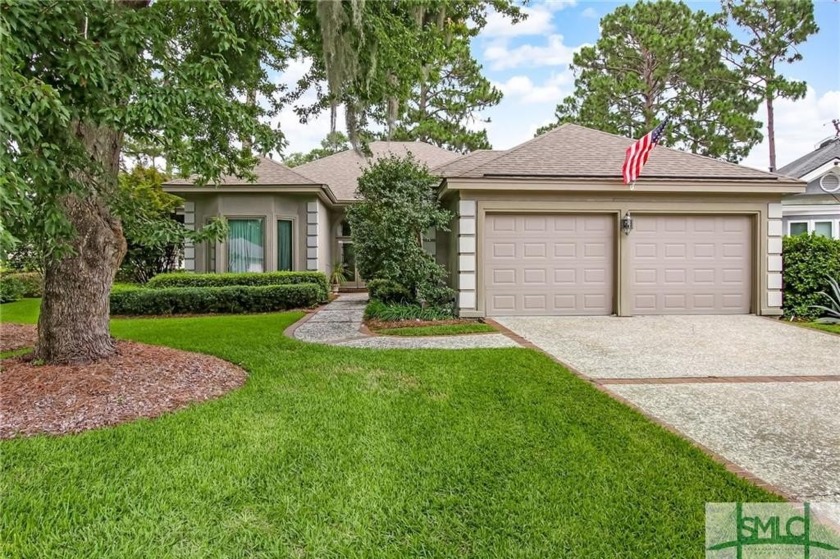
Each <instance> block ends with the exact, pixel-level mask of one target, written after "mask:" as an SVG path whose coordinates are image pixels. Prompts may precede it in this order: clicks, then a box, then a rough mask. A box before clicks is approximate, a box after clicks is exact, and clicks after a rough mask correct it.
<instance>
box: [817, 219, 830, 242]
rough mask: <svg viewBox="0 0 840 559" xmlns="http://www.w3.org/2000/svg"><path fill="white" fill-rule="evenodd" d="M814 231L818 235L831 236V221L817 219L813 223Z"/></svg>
mask: <svg viewBox="0 0 840 559" xmlns="http://www.w3.org/2000/svg"><path fill="white" fill-rule="evenodd" d="M814 233H815V234H817V235H819V236H820V237H828V238H829V239H830V238H831V222H830V221H817V222H815V223H814Z"/></svg>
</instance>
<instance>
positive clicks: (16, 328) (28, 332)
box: [0, 323, 38, 351]
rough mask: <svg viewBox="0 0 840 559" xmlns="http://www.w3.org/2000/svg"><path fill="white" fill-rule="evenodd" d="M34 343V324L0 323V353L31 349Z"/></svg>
mask: <svg viewBox="0 0 840 559" xmlns="http://www.w3.org/2000/svg"><path fill="white" fill-rule="evenodd" d="M36 341H38V329H37V327H36V326H35V325H34V324H2V323H0V351H11V350H13V349H20V348H22V347H33V346H34V345H35V342H36Z"/></svg>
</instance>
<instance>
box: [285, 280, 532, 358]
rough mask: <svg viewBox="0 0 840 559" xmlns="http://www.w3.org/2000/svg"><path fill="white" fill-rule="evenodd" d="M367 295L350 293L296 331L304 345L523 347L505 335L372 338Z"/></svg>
mask: <svg viewBox="0 0 840 559" xmlns="http://www.w3.org/2000/svg"><path fill="white" fill-rule="evenodd" d="M367 300H368V296H367V293H346V294H342V295H339V296H338V298H337V299H336V300H335V301H333V302H332V303H330V304H328V305H327V306H326V307H324V308H322V309H321V310H319V311H318V312H316V313H315V314H313V315H311V316H310V317H309V319H308V320H307V321H306V322H304V323H303V324H301V325H300V326H298V327H297V328H295V329H294V331H293V333H292V336H293V337H294V338H296V339H298V340H301V341H303V342H314V343H322V344H330V345H336V346H345V347H360V348H369V349H472V348H489V347H519V344H517V343H516V342H515V341H513V340H511V339H510V338H508V337H507V336H505V335H504V334H469V335H464V336H417V337H400V336H371V335H370V334H366V333H364V332H362V331H361V328H362V316H363V315H364V311H365V305H367Z"/></svg>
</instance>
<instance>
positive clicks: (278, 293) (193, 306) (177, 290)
mask: <svg viewBox="0 0 840 559" xmlns="http://www.w3.org/2000/svg"><path fill="white" fill-rule="evenodd" d="M320 297H321V289H320V287H319V286H318V285H316V284H314V283H301V284H297V285H262V286H241V285H239V286H228V287H168V288H158V289H149V288H141V287H138V288H121V289H118V290H117V291H114V292H112V293H111V314H117V315H165V314H205V313H247V312H272V311H282V310H287V309H294V308H301V307H311V306H312V305H315V304H317V303H318V302H319V300H320Z"/></svg>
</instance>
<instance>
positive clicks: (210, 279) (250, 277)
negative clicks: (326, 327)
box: [146, 272, 330, 302]
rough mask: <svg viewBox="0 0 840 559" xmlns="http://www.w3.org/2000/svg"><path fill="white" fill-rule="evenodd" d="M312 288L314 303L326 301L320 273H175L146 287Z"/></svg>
mask: <svg viewBox="0 0 840 559" xmlns="http://www.w3.org/2000/svg"><path fill="white" fill-rule="evenodd" d="M304 283H308V284H313V285H316V286H318V289H319V299H318V301H319V302H320V301H326V300H327V296H328V294H329V292H330V287H329V284H328V283H327V276H326V275H325V274H323V273H322V272H242V273H223V274H193V273H190V272H175V273H170V274H160V275H157V276H155V277H153V278H152V279H151V280H149V282H148V283H147V284H146V287H149V288H151V289H161V288H169V287H230V286H254V287H255V286H260V285H293V284H304Z"/></svg>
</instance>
